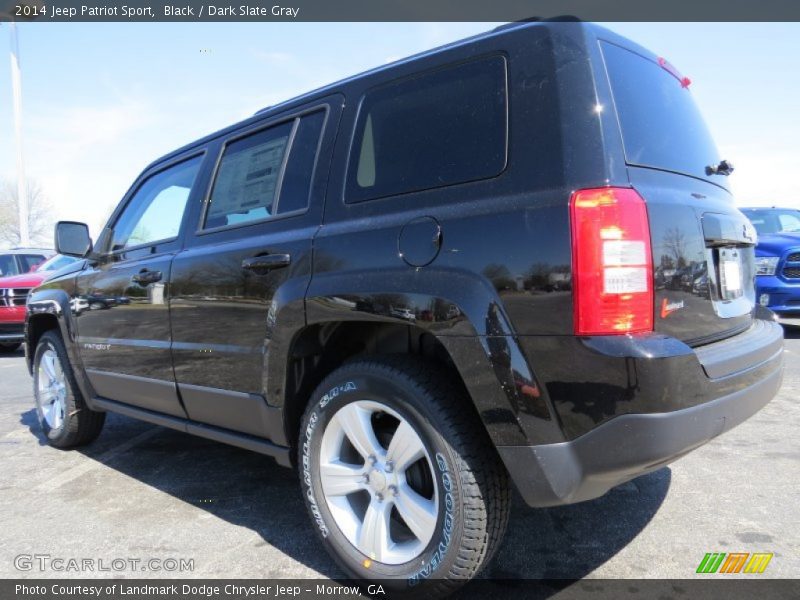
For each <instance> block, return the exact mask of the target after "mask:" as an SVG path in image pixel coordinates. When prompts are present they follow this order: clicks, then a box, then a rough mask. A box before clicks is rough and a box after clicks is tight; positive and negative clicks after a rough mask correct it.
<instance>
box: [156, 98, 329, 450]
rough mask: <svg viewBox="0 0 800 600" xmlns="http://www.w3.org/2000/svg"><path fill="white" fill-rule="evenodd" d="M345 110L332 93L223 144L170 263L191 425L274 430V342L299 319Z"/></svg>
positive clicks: (176, 355)
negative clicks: (281, 328)
mask: <svg viewBox="0 0 800 600" xmlns="http://www.w3.org/2000/svg"><path fill="white" fill-rule="evenodd" d="M341 106H342V98H341V97H340V96H335V97H332V98H328V99H327V100H325V101H320V102H317V103H314V104H312V105H310V106H308V107H305V108H303V109H298V110H297V111H292V112H291V113H288V114H285V115H282V116H279V117H271V118H266V119H265V120H264V121H262V122H260V123H258V124H255V125H250V126H248V127H247V128H245V129H242V130H239V131H236V132H235V133H233V134H231V135H229V136H228V137H227V138H226V139H224V140H222V141H221V142H220V147H219V150H218V154H219V158H218V162H217V167H216V170H215V173H214V175H213V177H212V179H211V184H210V186H209V189H208V191H207V195H206V199H205V201H204V202H203V203H202V207H201V209H200V210H199V211H198V212H199V214H198V215H197V216H196V220H195V221H194V223H195V225H196V230H194V231H193V232H192V234H190V235H189V236H188V237H187V241H186V248H185V249H184V250H183V251H182V252H181V253H179V254H178V256H177V257H176V258H175V261H174V264H173V268H172V279H171V290H172V297H171V306H170V313H171V323H172V336H173V345H172V357H173V364H174V368H175V377H176V380H177V384H178V389H179V392H180V395H181V398H182V399H183V403H184V406H185V408H186V411H187V413H188V415H189V418H190V419H192V420H194V421H197V422H200V423H205V424H209V425H215V426H218V427H223V428H225V429H230V430H233V431H238V432H244V433H248V434H252V435H258V436H262V437H267V438H273V432H274V433H275V434H279V430H280V428H281V427H282V424H281V421H280V420H279V419H277V418H275V416H276V415H275V412H276V410H277V409H272V408H270V407H269V406H268V404H267V401H266V396H267V386H268V384H269V382H268V381H266V376H265V373H266V363H267V360H268V358H269V352H270V338H271V336H272V333H273V332H274V329H275V327H274V326H275V324H276V322H278V321H280V320H301V321H302V320H304V318H305V315H304V296H305V291H306V289H307V287H308V284H309V281H310V278H311V251H312V240H313V237H314V235H315V233H316V231H317V228H318V227H319V225H320V222H321V218H322V203H323V196H324V192H325V183H326V179H327V172H328V163H329V161H330V151H331V147H332V142H333V136H334V134H335V125H336V123H337V121H338V118H339V114H340V111H341Z"/></svg>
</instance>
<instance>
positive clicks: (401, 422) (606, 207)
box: [26, 22, 783, 597]
mask: <svg viewBox="0 0 800 600" xmlns="http://www.w3.org/2000/svg"><path fill="white" fill-rule="evenodd" d="M732 76H736V75H732ZM688 86H689V82H688V80H687V79H686V78H684V77H682V76H681V75H680V74H679V73H678V72H677V71H676V70H675V68H674V67H672V65H670V64H669V63H668V62H667V61H665V60H664V59H663V58H659V57H658V56H655V55H653V54H652V53H650V52H648V51H647V50H645V49H644V48H641V47H639V46H637V45H636V44H634V43H632V42H630V41H629V40H626V39H624V38H622V37H619V36H617V35H615V34H613V33H611V32H609V31H607V30H605V29H603V28H600V27H597V26H595V25H592V24H588V23H552V22H541V23H526V24H512V25H509V26H504V27H501V28H498V29H497V30H495V31H492V32H489V33H487V34H484V35H480V36H477V37H474V38H470V39H468V40H464V41H461V42H457V43H454V44H451V45H448V46H445V47H443V48H440V49H438V50H435V51H431V52H426V53H424V54H422V55H419V56H417V57H413V58H411V59H407V60H403V61H399V62H398V63H395V64H392V65H386V66H383V67H380V68H378V69H375V70H373V71H370V72H368V73H365V74H362V75H360V76H356V77H352V78H350V79H347V80H345V81H342V82H340V83H337V84H333V85H330V86H328V87H325V88H323V89H320V90H317V91H315V92H311V93H309V94H306V95H304V96H300V97H298V98H296V99H294V100H290V101H288V102H286V103H283V104H279V105H277V106H273V107H270V108H268V109H265V110H263V111H261V112H259V113H257V114H256V115H255V116H253V117H252V118H250V119H247V120H246V121H243V122H241V123H237V124H235V125H232V126H231V127H229V128H227V129H224V130H222V131H219V132H217V133H214V134H212V135H210V136H208V137H205V138H203V139H200V140H197V141H195V142H192V143H191V144H189V145H188V146H186V147H184V148H181V149H178V150H176V151H174V152H172V153H170V154H169V155H167V156H165V157H163V158H161V159H159V160H157V161H156V162H154V163H153V164H151V165H150V166H149V167H148V168H147V169H146V170H145V171H144V172H143V173H142V174H141V175H140V177H139V178H138V179H137V180H136V182H134V184H133V185H132V187H131V188H130V191H129V192H128V194H127V195H126V196H125V197H124V198H123V199H122V201H121V202H120V204H119V206H118V207H117V209H116V210H115V211H114V213H113V215H112V216H111V217H110V219H109V221H108V223H107V225H106V227H105V228H104V230H103V233H102V234H101V235H100V237H99V239H98V240H97V243H96V244H94V245H93V244H92V240H91V239H90V238H89V234H88V228H87V227H86V225H84V224H81V223H60V224H59V225H58V227H57V235H56V239H57V248H59V249H60V250H61V251H63V252H66V253H68V254H71V255H74V256H78V257H81V259H82V260H81V261H80V262H79V263H76V264H75V265H73V266H71V267H68V268H67V271H64V272H62V273H61V274H60V276H59V277H57V278H53V279H51V280H48V281H47V282H46V283H44V284H43V285H42V286H40V287H39V288H37V289H36V290H35V291H34V292H33V293H32V294H31V297H30V299H29V302H28V326H27V330H26V331H27V334H26V335H27V337H26V340H27V344H26V350H27V359H28V364H29V368H30V370H31V373H32V375H33V382H34V383H33V385H34V392H35V398H36V406H37V414H38V416H39V420H40V423H41V425H42V428H43V430H44V431H45V432H46V435H47V438H48V440H49V442H50V443H51V444H52V445H54V446H58V447H62V448H65V447H74V446H78V445H81V444H86V443H88V442H90V441H92V440H93V439H94V438H96V437H97V435H98V434H99V433H100V430H101V428H102V426H103V422H104V417H105V411H116V412H119V413H122V414H125V415H129V416H132V417H135V418H139V419H144V420H146V421H149V422H153V423H158V424H161V425H164V426H166V427H174V428H177V429H179V430H181V431H186V432H189V433H193V434H196V435H200V436H204V437H206V438H210V439H214V440H219V441H223V442H227V443H231V444H235V445H239V446H242V447H245V448H249V449H252V450H255V451H258V452H262V453H264V454H266V455H270V456H273V457H275V458H276V459H277V460H278V461H279V462H280V463H281V464H283V465H287V466H290V465H293V466H295V467H296V468H297V469H298V472H299V476H300V485H301V486H302V489H303V498H304V499H305V502H306V504H307V508H308V513H309V516H310V519H311V521H312V523H313V527H314V530H315V531H316V533H317V534H318V538H319V541H320V543H321V544H322V545H324V546H325V547H326V548H327V549H328V551H329V552H330V553H331V554H332V556H333V557H334V558H335V559H336V560H337V561H338V562H339V564H340V565H342V567H343V568H344V569H345V570H346V572H347V573H349V574H350V575H353V576H356V577H359V578H364V579H369V580H380V581H382V582H386V580H390V582H391V585H393V586H397V587H401V588H404V589H405V588H407V587H409V586H416V588H417V589H419V590H421V593H420V597H423V595H424V594H425V593H427V594H428V597H434V596H437V595H441V594H444V593H446V592H448V591H452V590H453V589H454V588H455V587H457V586H458V585H460V584H461V583H463V582H464V581H465V580H467V579H469V578H471V577H474V576H475V575H476V574H477V573H478V572H479V571H480V569H481V568H482V567H483V566H485V565H486V563H487V562H488V561H490V560H491V558H492V556H493V555H494V553H495V551H496V550H497V549H498V547H499V544H500V541H501V539H502V537H503V533H504V530H505V527H506V523H507V520H508V516H509V505H510V497H511V496H510V489H509V478H510V480H511V481H513V483H514V484H515V485H516V487H517V489H518V490H519V492H520V493H521V495H522V497H523V498H524V499H525V500H526V502H528V504H530V505H532V506H553V505H558V504H565V503H571V502H581V501H584V500H589V499H592V498H596V497H598V496H600V495H602V494H604V493H606V492H607V491H608V490H609V489H610V488H612V487H614V486H615V485H618V484H620V483H622V482H625V481H628V480H630V479H632V478H634V477H637V476H639V475H642V474H644V473H648V472H650V471H654V470H656V469H659V468H661V467H662V466H664V465H665V464H667V463H669V462H671V461H673V460H676V459H677V458H679V457H681V456H683V455H684V454H686V453H687V452H689V451H691V450H692V449H694V448H697V447H698V446H700V445H702V444H703V443H705V442H707V441H708V440H710V439H712V438H714V437H715V436H717V435H719V434H721V433H723V432H724V431H726V430H728V429H730V428H732V427H734V426H736V425H738V424H739V423H741V422H742V421H744V420H745V419H747V418H749V417H750V416H751V415H753V414H754V413H755V412H756V411H758V410H759V409H760V408H761V407H763V406H764V405H765V404H767V403H768V402H769V401H770V400H771V399H772V397H773V396H774V395H775V393H776V392H777V390H778V388H779V387H780V384H781V377H782V366H783V354H782V351H783V331H782V329H781V327H780V326H779V325H778V324H777V323H775V321H774V319H773V315H772V313H770V312H769V311H767V310H765V309H762V308H761V307H758V306H757V305H756V304H755V290H754V286H753V273H754V271H753V268H754V266H753V261H754V253H753V248H754V246H755V241H756V235H755V231H754V230H753V227H752V225H751V224H750V223H749V222H748V221H747V219H746V218H745V217H744V215H742V213H741V212H739V211H738V210H737V209H736V208H735V206H734V203H733V198H732V196H731V193H730V192H729V190H728V188H727V185H726V178H725V175H727V174H728V173H730V170H731V168H730V165H729V164H728V163H727V162H726V161H724V160H721V159H720V157H719V156H718V154H717V150H716V147H715V146H714V143H713V140H712V139H711V136H710V135H709V133H708V131H707V130H706V127H705V125H704V122H703V120H702V117H701V116H700V114H699V112H698V110H697V108H696V106H695V104H694V101H693V100H692V96H691V92H690V91H689V89H688ZM656 266H658V267H659V268H660V270H661V275H660V277H658V278H657V277H656V274H655V272H656ZM666 273H671V274H672V275H671V281H676V283H675V284H674V285H667V284H666V283H665V281H666V275H665V274H666ZM677 273H681V275H680V277H678V276H677V275H676V274H677ZM98 298H103V299H106V300H110V301H107V302H105V303H104V304H102V306H101V308H102V309H101V310H91V303H92V302H95V303H97V302H96V299H98ZM121 299H127V301H126V302H125V301H122V300H121ZM79 309H80V310H79ZM742 476H743V477H746V476H747V475H746V473H743V474H742ZM698 486H699V487H698V489H700V488H701V487H702V482H698ZM279 509H280V507H276V510H279Z"/></svg>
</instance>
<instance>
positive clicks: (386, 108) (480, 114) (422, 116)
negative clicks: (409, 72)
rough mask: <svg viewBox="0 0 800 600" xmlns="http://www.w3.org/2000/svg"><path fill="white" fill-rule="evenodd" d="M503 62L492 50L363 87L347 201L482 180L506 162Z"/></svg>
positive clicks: (505, 109) (505, 95)
mask: <svg viewBox="0 0 800 600" xmlns="http://www.w3.org/2000/svg"><path fill="white" fill-rule="evenodd" d="M507 129H508V126H507V92H506V61H505V58H504V57H502V56H489V57H486V58H480V59H476V60H472V61H469V62H465V63H461V64H457V65H453V66H449V67H445V68H442V69H438V70H436V71H432V72H427V73H422V74H420V75H416V76H413V77H410V78H406V79H403V80H399V81H397V82H394V83H390V84H387V85H384V86H381V87H378V88H375V89H374V90H372V91H370V92H367V94H366V95H365V96H364V98H363V100H362V103H361V108H360V110H359V117H358V122H357V123H356V129H355V136H354V140H353V147H352V150H351V155H350V164H349V166H348V183H347V193H346V197H347V201H348V202H360V201H362V200H369V199H373V198H382V197H385V196H393V195H396V194H402V193H407V192H414V191H420V190H425V189H431V188H437V187H442V186H447V185H453V184H457V183H464V182H468V181H475V180H479V179H487V178H490V177H494V176H496V175H499V174H500V173H501V172H502V171H503V169H504V168H505V164H506V146H507V135H508V134H507Z"/></svg>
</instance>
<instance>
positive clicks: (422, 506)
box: [394, 484, 437, 544]
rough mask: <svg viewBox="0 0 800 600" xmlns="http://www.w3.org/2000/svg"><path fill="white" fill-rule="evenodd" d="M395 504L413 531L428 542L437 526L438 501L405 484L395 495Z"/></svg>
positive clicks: (421, 539) (424, 541)
mask: <svg viewBox="0 0 800 600" xmlns="http://www.w3.org/2000/svg"><path fill="white" fill-rule="evenodd" d="M394 505H395V506H396V507H397V512H399V513H400V516H401V517H402V518H403V521H405V523H406V525H408V528H409V529H410V530H411V532H412V533H413V534H414V535H415V536H417V538H418V539H419V540H420V541H421V542H423V543H425V544H427V543H428V541H430V539H431V537H432V536H433V531H434V528H435V527H436V517H437V514H436V513H437V511H436V502H435V501H434V500H428V499H427V498H423V497H422V496H420V495H419V494H418V493H417V492H415V491H414V490H413V489H411V487H410V486H409V485H408V484H405V485H403V486H402V487H401V488H400V492H399V493H398V494H397V496H396V497H395V499H394Z"/></svg>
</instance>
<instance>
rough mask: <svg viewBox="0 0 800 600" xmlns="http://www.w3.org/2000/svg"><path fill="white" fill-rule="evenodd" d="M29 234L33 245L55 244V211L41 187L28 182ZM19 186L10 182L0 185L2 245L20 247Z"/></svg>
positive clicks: (0, 237) (0, 235)
mask: <svg viewBox="0 0 800 600" xmlns="http://www.w3.org/2000/svg"><path fill="white" fill-rule="evenodd" d="M27 188H28V232H29V235H30V239H31V244H34V245H38V244H44V245H46V246H50V245H52V243H53V223H54V221H55V220H54V219H53V209H52V206H51V204H50V202H49V201H48V200H47V198H46V197H45V196H44V194H43V193H42V188H41V186H40V185H39V184H38V183H37V182H36V181H33V180H28V183H27ZM17 197H18V196H17V186H16V185H14V184H13V183H12V182H10V181H3V182H2V183H0V243H5V244H10V245H11V246H18V245H19V243H20V239H19V208H18V202H17Z"/></svg>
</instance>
